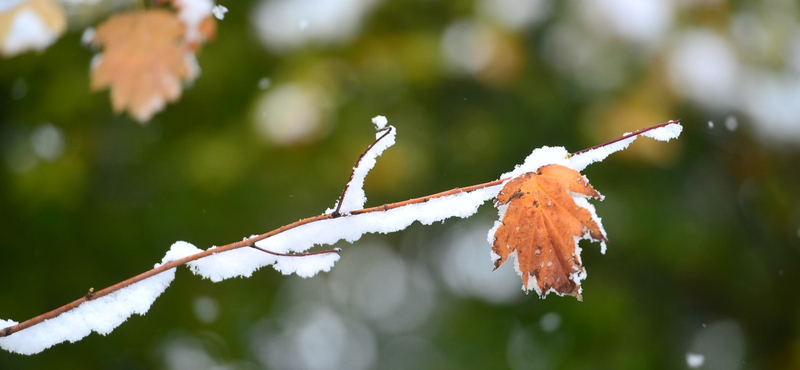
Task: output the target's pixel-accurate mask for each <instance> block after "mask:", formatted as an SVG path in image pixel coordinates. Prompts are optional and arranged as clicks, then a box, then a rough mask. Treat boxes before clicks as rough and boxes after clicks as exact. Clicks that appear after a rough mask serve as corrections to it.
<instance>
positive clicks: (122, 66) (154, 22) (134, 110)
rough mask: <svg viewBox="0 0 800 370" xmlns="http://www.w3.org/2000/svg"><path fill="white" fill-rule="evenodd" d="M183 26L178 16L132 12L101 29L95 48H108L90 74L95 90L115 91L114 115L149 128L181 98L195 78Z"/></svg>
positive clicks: (191, 54) (97, 33)
mask: <svg viewBox="0 0 800 370" xmlns="http://www.w3.org/2000/svg"><path fill="white" fill-rule="evenodd" d="M184 32H185V26H184V25H183V24H182V23H181V22H180V21H179V20H178V17H177V15H175V14H174V13H172V12H170V11H167V10H162V9H155V10H145V11H141V10H140V11H132V12H128V13H123V14H117V15H114V16H112V17H110V18H109V19H108V20H106V21H105V22H103V24H101V25H100V26H99V27H97V30H96V33H95V35H94V38H93V40H92V42H93V43H95V44H99V45H101V46H103V47H104V49H105V50H104V52H103V53H101V54H98V56H97V60H98V61H97V62H96V63H93V64H94V67H93V68H92V76H91V77H92V81H91V87H92V90H94V91H97V90H102V89H105V88H107V87H108V88H110V89H111V104H112V106H113V108H114V112H116V113H120V112H122V111H124V110H128V112H129V113H130V114H131V116H133V117H134V118H136V119H137V120H138V121H139V122H142V123H144V122H146V121H148V120H150V118H151V117H152V116H153V114H155V113H156V112H158V111H160V110H162V109H163V108H164V105H165V104H166V103H167V102H174V101H176V100H178V98H179V97H180V96H181V92H182V89H183V82H184V81H190V80H192V79H194V77H196V74H197V67H196V62H195V59H194V54H193V53H192V52H191V51H190V50H189V49H187V47H186V46H185V43H184V39H183V36H184Z"/></svg>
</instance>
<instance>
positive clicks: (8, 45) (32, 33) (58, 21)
mask: <svg viewBox="0 0 800 370" xmlns="http://www.w3.org/2000/svg"><path fill="white" fill-rule="evenodd" d="M66 29H67V17H66V15H65V14H64V9H63V8H62V7H61V5H59V3H58V2H57V1H55V0H28V1H23V2H20V3H19V4H17V5H16V6H13V7H11V8H9V9H6V10H5V11H0V54H2V55H3V56H6V57H10V56H14V55H17V54H20V53H23V52H26V51H29V50H37V51H42V50H44V49H45V48H47V47H48V46H50V45H51V44H52V43H53V42H55V41H56V39H58V37H59V36H61V34H62V33H63V32H64V30H66Z"/></svg>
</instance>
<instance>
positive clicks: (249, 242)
mask: <svg viewBox="0 0 800 370" xmlns="http://www.w3.org/2000/svg"><path fill="white" fill-rule="evenodd" d="M680 122H681V121H680V120H674V121H668V122H664V123H661V124H658V125H655V126H651V127H648V128H644V129H641V130H637V131H635V132H633V133H631V134H628V135H625V136H623V137H621V138H618V139H615V140H611V141H608V142H606V143H603V144H600V145H595V146H593V147H591V148H588V149H584V150H579V151H577V152H574V153H572V155H576V154H580V153H584V152H587V151H590V150H594V149H597V148H600V147H603V146H606V145H610V144H613V143H616V142H618V141H620V140H625V139H627V138H629V137H632V136H634V135H639V134H642V133H644V132H647V131H650V130H653V129H656V128H659V127H664V126H666V125H669V124H672V123H680ZM387 134H388V132H387ZM385 136H386V134H384V135H383V136H381V137H380V138H378V139H377V140H376V141H375V142H374V143H372V145H370V147H369V148H368V149H367V151H369V149H370V148H372V146H374V145H375V143H377V142H378V141H379V140H380V139H382V138H383V137H385ZM364 153H366V151H365V152H364ZM363 156H364V154H362V155H361V157H363ZM360 160H361V158H359V161H360ZM356 166H358V162H356ZM352 176H353V175H352V174H351V175H350V177H351V180H352ZM507 180H508V179H507V178H505V179H500V180H494V181H489V182H485V183H482V184H477V185H472V186H468V187H465V188H455V189H450V190H447V191H443V192H439V193H436V194H432V195H427V196H424V197H419V198H414V199H409V200H406V201H402V202H396V203H389V204H384V205H381V206H377V207H370V208H364V209H359V210H354V211H351V212H349V213H348V214H346V215H334V214H335V213H336V212H334V213H327V214H322V215H318V216H313V217H308V218H304V219H302V220H298V221H295V222H292V223H290V224H287V225H284V226H281V227H279V228H277V229H274V230H272V231H269V232H267V233H264V234H261V235H258V236H254V237H252V238H249V239H245V240H242V241H238V242H235V243H230V244H226V245H223V246H221V247H218V248H213V249H207V250H205V251H202V252H199V253H196V254H193V255H190V256H186V257H184V258H181V259H178V260H175V261H172V262H168V263H165V264H163V265H161V266H158V267H155V268H153V269H151V270H148V271H145V272H143V273H141V274H139V275H136V276H134V277H131V278H128V279H126V280H124V281H121V282H119V283H116V284H114V285H112V286H109V287H107V288H105V289H102V290H99V291H95V292H92V293H91V294H87V295H84V296H83V297H81V298H79V299H77V300H75V301H72V302H70V303H68V304H65V305H63V306H61V307H59V308H56V309H54V310H52V311H49V312H46V313H44V314H41V315H39V316H36V317H34V318H31V319H28V320H25V321H23V322H21V323H19V324H17V325H13V326H9V327H6V328H3V329H2V330H0V338H2V337H6V336H9V335H11V334H14V333H16V332H18V331H21V330H25V329H27V328H29V327H31V326H34V325H36V324H39V323H41V322H42V321H45V320H48V319H52V318H55V317H56V316H58V315H60V314H62V313H64V312H67V311H70V310H72V309H74V308H76V307H78V306H80V305H81V304H82V303H84V302H86V301H88V300H90V299H91V300H94V299H97V298H100V297H104V296H106V295H109V294H111V293H113V292H116V291H117V290H120V289H122V288H125V287H127V286H129V285H131V284H134V283H137V282H139V281H142V280H145V279H147V278H149V277H151V276H154V275H157V274H160V273H162V272H164V271H167V270H169V269H173V268H176V267H178V266H181V265H184V264H186V263H188V262H192V261H197V260H199V259H201V258H205V257H208V256H211V255H213V254H217V253H223V252H227V251H230V250H233V249H238V248H242V247H251V248H256V249H258V250H261V251H263V252H266V253H270V254H274V255H279V256H294V257H303V256H307V255H314V254H322V253H335V252H337V251H338V250H337V249H338V248H337V249H333V250H326V251H318V252H309V253H299V254H281V253H277V252H272V251H268V250H266V249H262V248H259V247H256V246H255V243H256V242H258V241H261V240H264V239H266V238H269V237H271V236H274V235H277V234H280V233H283V232H285V231H287V230H291V229H294V228H296V227H298V226H302V225H305V224H309V223H312V222H317V221H322V220H328V219H333V218H337V217H350V216H355V215H360V214H366V213H373V212H385V211H388V210H391V209H395V208H400V207H405V206H408V205H411V204H419V203H425V202H427V201H429V200H431V199H436V198H441V197H446V196H449V195H454V194H459V193H465V192H470V191H473V190H478V189H483V188H487V187H491V186H495V185H500V184H503V183H504V182H505V181H507ZM348 183H349V181H348ZM346 192H347V188H346V187H345V191H344V192H343V193H342V197H341V198H339V205H341V203H342V200H344V193H346ZM337 211H338V207H337Z"/></svg>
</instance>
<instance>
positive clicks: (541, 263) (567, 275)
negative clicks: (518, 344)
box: [492, 164, 606, 300]
mask: <svg viewBox="0 0 800 370" xmlns="http://www.w3.org/2000/svg"><path fill="white" fill-rule="evenodd" d="M573 196H576V197H591V198H598V199H601V198H602V196H601V195H600V193H598V192H597V191H596V190H595V189H594V188H593V187H592V186H591V185H589V181H588V180H587V179H586V178H585V177H583V176H581V174H580V173H579V172H578V171H575V170H573V169H570V168H567V167H564V166H560V165H556V164H551V165H547V166H543V167H541V168H539V170H538V171H536V172H535V173H534V172H528V173H525V174H522V175H521V176H519V177H517V178H514V179H512V180H511V181H509V182H507V183H506V185H505V186H504V187H503V190H501V191H500V193H499V194H498V195H497V205H498V206H502V205H506V204H507V205H508V208H507V209H506V211H505V213H504V214H503V217H502V219H501V224H500V226H499V227H498V228H497V230H496V231H495V234H494V243H493V245H492V251H493V252H494V254H495V255H496V256H495V258H496V259H495V268H497V267H500V265H502V264H503V263H504V262H505V261H506V259H508V257H509V256H511V255H513V254H515V253H516V258H517V273H519V274H520V275H521V276H522V284H523V289H524V290H525V291H526V292H527V291H530V290H532V289H533V290H536V292H537V293H538V294H539V296H541V297H545V296H546V295H547V294H548V293H550V292H551V291H552V292H555V293H556V294H558V295H565V294H568V295H571V296H574V297H576V298H578V300H581V294H580V292H581V287H580V281H581V280H582V279H583V277H584V276H585V274H586V271H585V270H584V268H583V266H582V264H581V257H580V248H578V246H577V244H578V240H580V239H592V240H601V241H605V240H606V238H605V235H604V233H603V231H602V228H601V226H600V225H599V224H598V222H596V221H595V219H594V218H593V217H592V213H591V212H589V211H588V210H587V209H585V208H583V207H580V206H578V204H576V202H575V199H574V198H573ZM530 280H533V282H532V284H531V281H530Z"/></svg>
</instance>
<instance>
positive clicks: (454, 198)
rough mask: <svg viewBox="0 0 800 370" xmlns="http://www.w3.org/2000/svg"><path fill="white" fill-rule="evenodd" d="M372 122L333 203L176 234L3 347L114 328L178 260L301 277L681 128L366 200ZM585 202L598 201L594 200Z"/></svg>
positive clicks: (143, 306) (0, 323)
mask: <svg viewBox="0 0 800 370" xmlns="http://www.w3.org/2000/svg"><path fill="white" fill-rule="evenodd" d="M373 123H375V125H376V128H378V129H379V130H380V131H379V132H378V133H377V135H376V136H377V140H376V141H375V143H373V144H372V145H371V146H370V147H369V148H368V149H367V151H365V152H364V154H362V156H361V158H359V161H358V163H357V164H356V166H355V167H354V169H353V173H352V174H351V179H350V181H349V182H348V184H347V187H346V189H345V191H344V192H343V195H342V197H340V198H339V201H338V202H337V207H336V208H335V210H328V211H327V212H326V213H324V214H321V215H317V216H313V217H309V218H306V219H302V220H299V221H296V222H294V223H291V224H288V225H285V226H282V227H280V228H277V229H275V230H272V231H270V232H268V233H265V234H261V235H254V236H251V237H248V238H245V239H244V240H242V241H238V242H235V243H231V244H227V245H223V246H220V247H211V248H209V249H206V250H202V249H199V248H197V247H195V246H194V245H192V244H190V243H187V242H184V241H179V242H176V243H174V244H173V245H172V247H171V248H170V250H169V251H168V252H167V253H166V255H165V256H164V258H163V259H162V260H161V262H160V263H158V264H156V265H155V267H154V268H153V269H151V270H148V271H146V272H144V273H142V274H139V275H137V276H134V277H132V278H130V279H128V280H125V281H123V282H120V283H117V284H115V285H113V286H111V287H108V288H105V289H102V290H99V291H97V292H92V293H89V294H87V295H86V296H84V297H81V298H80V299H78V300H76V301H74V302H71V303H69V304H67V305H65V306H62V307H60V308H58V309H56V310H53V311H50V312H48V313H45V314H43V315H40V316H37V317H35V318H33V319H30V320H27V321H24V322H22V323H17V322H15V321H12V320H2V319H0V327H5V328H4V329H0V348H3V349H5V350H7V351H11V352H16V353H21V354H34V353H38V352H41V351H43V350H45V349H47V348H49V347H51V346H53V345H55V344H58V343H61V342H65V341H70V342H75V341H78V340H80V339H82V338H83V337H85V336H87V335H89V334H90V333H91V332H92V331H95V332H97V333H100V334H103V335H105V334H108V333H110V332H111V331H112V330H113V329H114V328H116V327H117V326H119V325H120V324H121V323H122V322H124V321H125V320H126V319H127V318H128V317H130V316H131V315H132V314H134V313H136V314H139V315H144V314H145V313H146V312H147V310H148V309H149V308H150V306H151V305H152V303H153V302H154V301H155V299H156V298H157V297H158V296H159V295H160V294H161V293H163V292H164V290H166V288H167V287H168V286H169V284H170V283H171V282H172V280H173V279H174V277H175V268H176V267H178V266H180V265H187V266H188V267H189V269H190V270H191V271H192V272H193V273H194V274H196V275H200V276H202V277H204V278H207V279H210V280H211V281H214V282H218V281H222V280H224V279H228V278H231V277H237V276H242V277H249V276H250V275H252V273H253V272H255V271H256V270H258V269H260V268H261V267H264V266H272V267H273V268H275V269H276V270H278V271H280V272H281V273H283V274H286V275H288V274H292V273H295V274H297V275H299V276H302V277H311V276H314V275H315V274H316V273H318V272H320V271H330V269H331V268H332V267H333V265H334V263H335V262H336V261H338V260H339V257H340V256H339V254H338V253H307V254H302V256H301V255H293V254H298V253H303V252H306V251H307V250H309V249H310V248H312V247H314V246H321V245H332V244H334V243H336V242H338V241H340V240H346V241H348V242H351V243H352V242H355V241H356V240H359V239H360V238H361V237H362V236H363V235H364V234H368V233H384V234H385V233H391V232H396V231H400V230H403V229H405V228H406V227H408V226H409V225H411V224H412V223H414V222H420V223H421V224H424V225H429V224H431V223H434V222H437V221H443V220H446V219H448V218H452V217H459V218H466V217H470V216H472V215H473V214H475V213H476V212H477V210H478V207H480V206H481V205H482V204H483V203H485V202H486V201H487V200H490V199H493V198H495V197H496V196H497V194H498V192H499V191H500V189H501V188H502V186H503V184H504V183H505V182H506V181H508V180H509V179H511V178H513V177H516V176H519V175H520V174H522V173H525V172H531V171H535V170H536V169H538V168H539V167H541V166H544V165H547V164H561V165H564V166H567V167H570V168H573V169H575V170H577V171H580V170H582V169H584V168H585V167H586V166H587V165H589V164H591V163H594V162H598V161H601V160H603V159H604V158H606V157H607V156H608V155H609V154H611V153H613V152H616V151H619V150H622V149H625V148H626V147H627V146H628V145H629V144H630V143H631V142H632V141H633V140H635V139H636V137H637V136H638V135H644V136H649V137H652V138H655V139H658V140H665V141H666V140H669V139H673V138H677V137H678V135H680V131H681V126H680V122H679V121H670V122H666V123H664V124H660V125H657V126H653V127H651V128H648V129H644V130H639V131H637V132H635V133H633V134H629V135H628V134H626V135H625V136H623V138H621V139H617V140H614V141H612V142H609V143H606V144H603V145H599V146H596V147H594V148H591V150H585V151H580V152H576V153H574V154H570V153H569V152H568V151H567V150H566V149H564V148H563V147H542V148H539V149H536V150H534V151H533V152H532V153H531V154H530V155H529V156H528V157H527V158H526V159H525V161H524V163H522V164H521V165H518V166H516V168H515V169H514V170H513V171H511V172H508V173H505V174H503V175H502V176H501V177H500V179H499V180H494V181H490V182H486V183H483V184H478V185H473V186H469V187H465V188H456V189H451V190H448V191H444V192H441V193H437V194H432V195H428V196H424V197H420V198H415V199H410V200H407V201H403V202H397V203H391V204H385V205H381V206H377V207H372V208H363V207H364V204H365V203H366V196H365V194H364V190H363V184H364V178H365V177H366V176H367V173H368V172H369V170H370V169H372V167H373V166H374V165H375V161H376V158H377V157H378V156H379V155H380V154H381V153H382V152H383V151H384V150H385V149H387V148H388V147H390V146H391V145H392V144H394V139H395V135H396V132H397V130H396V129H395V128H394V127H392V126H388V127H386V120H385V118H383V117H381V116H378V117H376V118H375V119H373ZM582 204H583V206H584V207H592V206H591V204H589V203H588V202H584V203H582ZM362 208H363V209H362ZM591 209H593V207H592V208H591ZM251 247H257V248H251ZM259 249H261V250H259ZM264 251H269V253H264Z"/></svg>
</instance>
